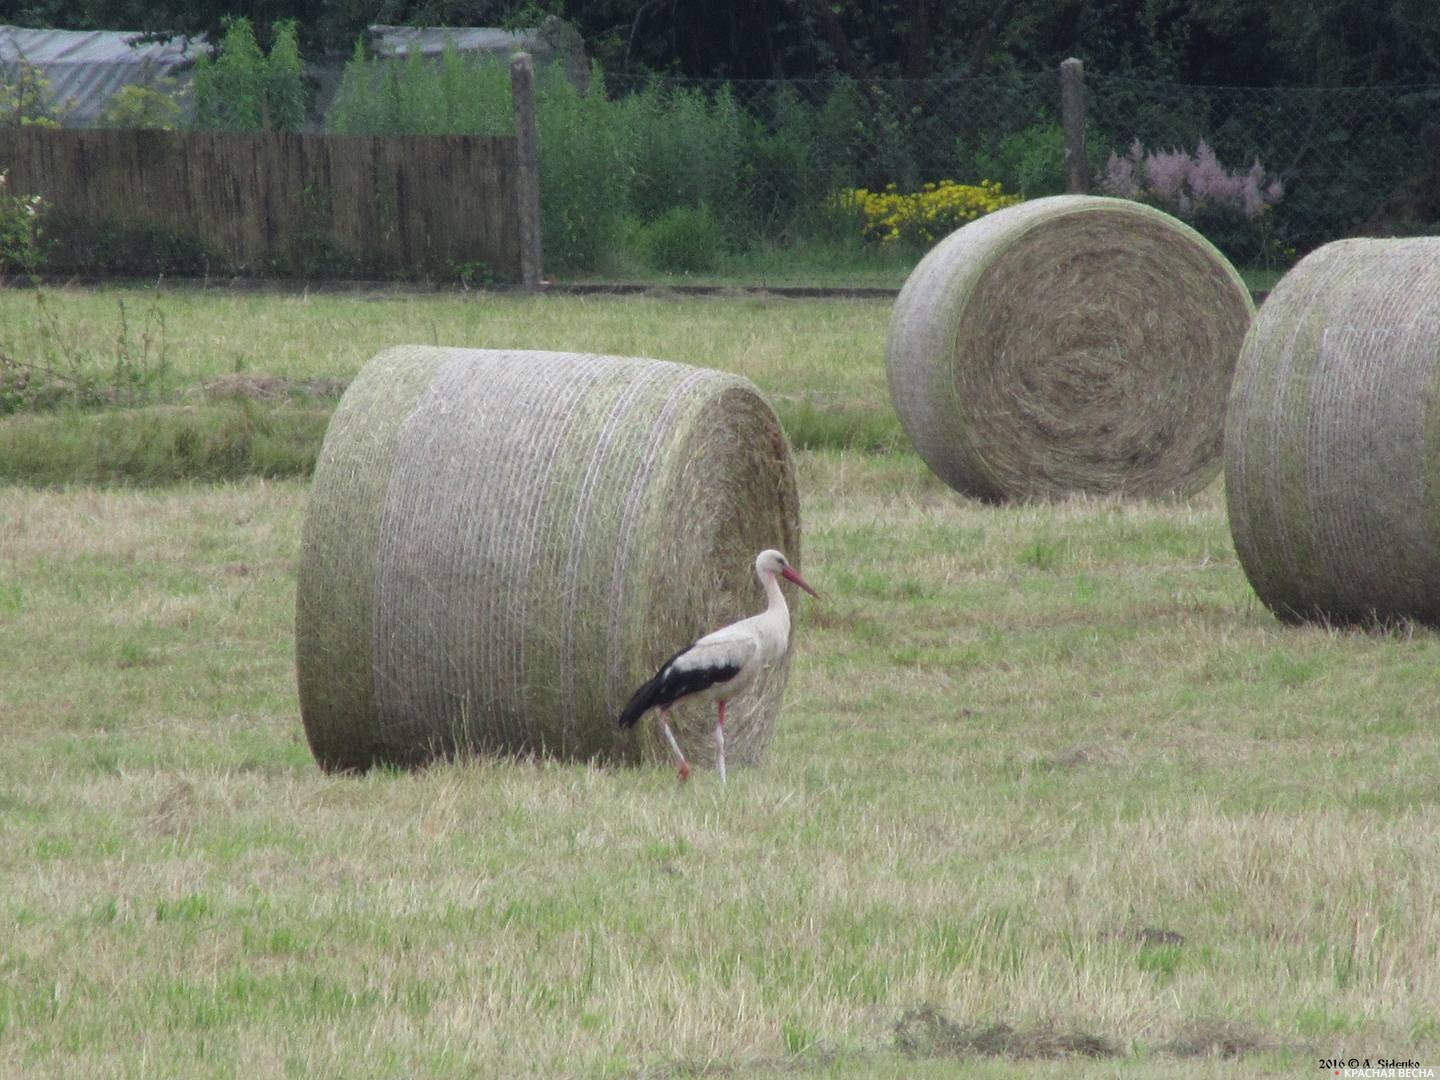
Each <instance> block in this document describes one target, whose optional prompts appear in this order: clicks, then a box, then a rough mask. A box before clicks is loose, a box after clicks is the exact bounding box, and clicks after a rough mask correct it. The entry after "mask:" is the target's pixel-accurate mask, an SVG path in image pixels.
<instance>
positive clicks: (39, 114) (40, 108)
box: [0, 60, 71, 127]
mask: <svg viewBox="0 0 1440 1080" xmlns="http://www.w3.org/2000/svg"><path fill="white" fill-rule="evenodd" d="M70 108H71V103H70V102H69V101H66V102H62V103H60V104H55V103H53V102H52V101H51V100H50V80H49V79H47V78H46V77H45V73H44V72H42V71H41V70H40V69H39V68H37V67H36V66H35V65H34V64H31V63H29V62H28V61H25V60H21V61H20V63H19V64H18V65H16V67H15V74H14V76H13V77H11V78H6V79H5V80H4V81H3V82H0V124H3V125H4V126H5V127H21V126H23V125H27V124H35V125H38V126H40V127H59V126H60V121H61V120H62V119H63V118H64V116H65V114H66V113H67V112H69V111H70Z"/></svg>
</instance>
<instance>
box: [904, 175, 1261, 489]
mask: <svg viewBox="0 0 1440 1080" xmlns="http://www.w3.org/2000/svg"><path fill="white" fill-rule="evenodd" d="M1254 310H1255V309H1254V304H1253V303H1252V301H1251V299H1250V293H1249V290H1248V289H1246V287H1245V284H1244V282H1242V281H1241V280H1240V276H1239V275H1238V274H1237V273H1236V272H1235V269H1234V267H1232V266H1231V265H1230V264H1229V262H1227V261H1226V259H1225V257H1224V256H1223V255H1221V254H1220V253H1219V252H1218V251H1217V250H1216V249H1215V248H1214V247H1213V246H1212V245H1211V244H1210V242H1209V241H1207V240H1206V239H1205V238H1204V237H1202V236H1201V235H1200V234H1199V233H1197V232H1196V231H1195V230H1194V229H1191V228H1190V227H1189V226H1187V225H1185V224H1183V223H1182V222H1180V221H1177V220H1175V219H1174V218H1172V217H1170V216H1169V215H1168V214H1164V213H1162V212H1161V211H1159V210H1155V209H1153V208H1152V207H1148V206H1144V205H1142V204H1140V203H1136V202H1130V201H1128V200H1124V199H1106V198H1097V197H1091V196H1088V195H1058V196H1055V197H1053V198H1048V199H1036V200H1034V201H1032V202H1026V203H1021V204H1019V205H1017V206H1012V207H1007V208H1005V209H1003V210H998V211H996V212H995V213H992V214H989V215H987V216H986V217H983V218H980V219H979V220H977V221H974V222H971V223H970V224H969V225H966V226H964V227H963V228H961V229H959V230H957V231H956V232H954V233H952V234H951V235H950V236H948V237H946V238H945V239H944V240H942V241H941V242H940V243H939V244H937V245H936V246H935V248H934V249H932V250H931V251H930V253H929V254H927V255H926V256H925V258H924V259H922V260H921V261H920V264H919V265H918V266H917V267H916V268H915V270H914V272H913V273H911V275H910V277H909V278H908V279H907V280H906V282H905V287H904V288H903V289H902V290H901V291H900V296H899V298H898V299H897V300H896V302H895V310H894V314H893V315H892V317H891V320H890V337H889V341H888V343H887V346H886V351H885V357H886V372H887V374H888V377H889V382H890V398H891V401H893V402H894V405H895V411H896V412H897V413H899V415H900V422H901V424H902V425H903V427H904V428H905V432H906V434H907V435H908V436H909V437H910V441H911V442H912V443H913V444H914V445H915V449H916V451H917V452H918V453H919V454H920V456H921V457H922V458H923V459H924V460H925V463H926V464H927V465H929V466H930V468H931V469H932V470H934V472H935V473H936V474H937V475H938V476H939V477H940V478H941V479H942V480H944V481H945V482H946V483H947V484H949V485H950V486H951V487H953V488H955V489H956V490H957V491H960V492H962V493H964V494H966V495H972V496H975V497H977V498H981V499H986V500H991V501H1001V500H1009V499H1045V498H1053V497H1057V496H1064V495H1068V494H1071V493H1075V492H1089V493H1094V494H1107V493H1121V494H1125V495H1132V496H1165V495H1183V494H1188V493H1190V492H1193V491H1197V490H1199V489H1200V488H1202V487H1204V486H1205V485H1206V484H1207V483H1209V482H1210V480H1211V479H1213V478H1214V476H1215V474H1216V473H1217V472H1218V471H1219V469H1220V446H1221V439H1222V432H1223V428H1224V418H1225V398H1226V394H1227V393H1228V391H1229V389H1230V377H1231V373H1232V371H1233V369H1234V365H1235V358H1236V356H1237V354H1238V353H1239V351H1240V344H1241V341H1242V340H1243V339H1244V336H1245V330H1246V328H1247V327H1248V326H1249V324H1250V319H1251V316H1252V315H1253V314H1254Z"/></svg>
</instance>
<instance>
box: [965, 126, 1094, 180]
mask: <svg viewBox="0 0 1440 1080" xmlns="http://www.w3.org/2000/svg"><path fill="white" fill-rule="evenodd" d="M1101 146H1102V142H1101V138H1100V134H1099V132H1098V131H1096V130H1095V129H1094V128H1091V129H1089V130H1088V131H1087V132H1086V140H1085V147H1086V151H1087V156H1088V157H1089V158H1090V172H1091V175H1092V176H1094V175H1098V174H1099V173H1100V172H1101V171H1102V169H1103V167H1104V164H1105V157H1104V151H1103V150H1102V149H1101ZM962 160H963V159H962ZM972 165H973V167H974V169H975V171H976V172H978V173H979V174H980V175H981V176H993V177H996V178H998V179H999V180H1000V182H1001V183H1003V184H1005V185H1006V186H1008V187H1009V188H1011V189H1012V190H1014V191H1018V192H1020V194H1021V195H1023V196H1024V197H1025V198H1027V199H1033V198H1037V197H1040V196H1043V195H1060V194H1063V193H1064V191H1065V132H1064V130H1063V129H1062V128H1061V127H1060V125H1059V124H1053V123H1046V124H1032V125H1031V126H1030V127H1027V128H1024V129H1023V130H1021V131H1017V132H1014V133H1012V134H1010V135H1006V136H1005V137H1004V138H1002V139H1001V140H1000V141H999V143H997V144H996V146H995V148H994V149H993V150H982V151H980V152H978V153H976V154H975V155H974V156H973V158H972Z"/></svg>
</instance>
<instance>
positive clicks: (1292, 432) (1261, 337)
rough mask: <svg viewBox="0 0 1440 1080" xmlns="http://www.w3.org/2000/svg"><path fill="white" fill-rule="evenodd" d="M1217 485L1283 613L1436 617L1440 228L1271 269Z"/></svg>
mask: <svg viewBox="0 0 1440 1080" xmlns="http://www.w3.org/2000/svg"><path fill="white" fill-rule="evenodd" d="M1225 495H1226V500H1227V502H1228V504H1229V514H1230V532H1231V534H1232V535H1233V536H1234V538H1235V550H1236V552H1237V553H1238V554H1239V556H1240V565H1241V566H1242V567H1243V568H1244V570H1245V574H1246V576H1247V577H1248V578H1249V579H1250V584H1251V585H1253V586H1254V588H1255V591H1256V593H1258V594H1259V596H1260V599H1261V600H1263V601H1264V602H1265V604H1266V606H1268V607H1269V608H1270V609H1271V610H1272V611H1274V612H1275V613H1276V614H1277V615H1279V616H1280V617H1281V618H1283V619H1286V620H1290V621H1293V620H1298V619H1308V618H1324V619H1327V620H1331V621H1335V622H1355V621H1364V620H1370V619H1379V620H1387V619H1394V618H1414V619H1418V620H1422V621H1424V622H1429V623H1440V239H1435V238H1428V239H1413V240H1341V241H1338V242H1336V243H1333V244H1327V245H1326V246H1324V247H1322V248H1320V249H1318V250H1316V251H1314V252H1312V253H1311V254H1310V255H1307V256H1306V257H1305V258H1304V259H1302V260H1301V261H1300V262H1299V263H1298V264H1297V265H1296V266H1295V268H1294V269H1293V270H1291V271H1290V272H1289V273H1288V274H1286V275H1285V277H1284V278H1283V279H1281V281H1280V283H1279V284H1278V285H1277V286H1276V287H1275V289H1274V291H1272V292H1271V293H1270V295H1269V297H1268V298H1267V299H1266V301H1265V304H1264V306H1262V307H1261V309H1260V313H1259V315H1257V316H1256V318H1255V325H1254V326H1253V327H1252V328H1251V330H1250V334H1249V336H1248V337H1247V338H1246V339H1245V347H1244V349H1243V350H1242V351H1241V353H1240V361H1239V364H1238V366H1237V368H1236V372H1235V385H1234V389H1233V392H1232V394H1231V397H1230V413H1229V419H1228V420H1227V422H1226V432H1225Z"/></svg>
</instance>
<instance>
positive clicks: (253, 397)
mask: <svg viewBox="0 0 1440 1080" xmlns="http://www.w3.org/2000/svg"><path fill="white" fill-rule="evenodd" d="M348 385H349V383H348V382H347V381H346V380H345V379H287V378H285V377H284V376H283V375H270V374H267V373H266V372H263V371H233V372H228V373H227V374H224V375H216V376H213V377H212V378H209V379H206V380H205V381H204V382H203V383H202V384H201V387H202V389H203V390H204V391H205V396H206V397H208V398H211V399H212V400H216V401H223V400H226V399H232V398H243V399H245V400H247V401H285V400H291V401H297V400H298V401H314V400H315V399H317V398H339V397H340V395H341V394H343V393H344V392H345V387H346V386H348Z"/></svg>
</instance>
